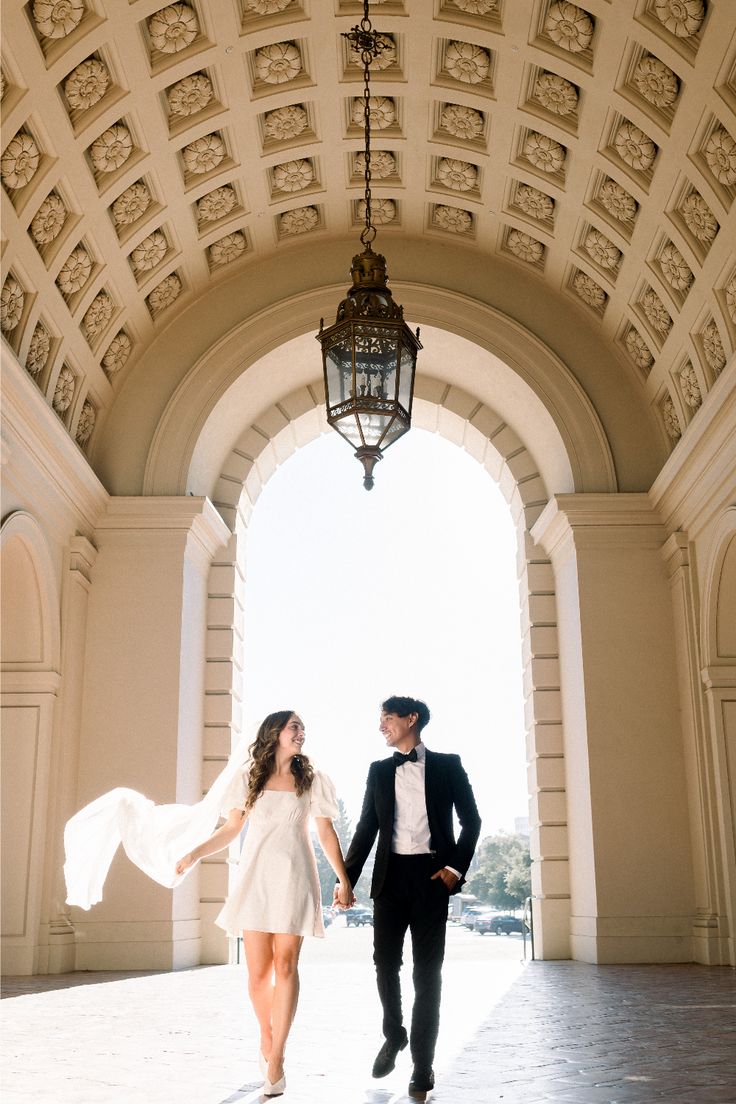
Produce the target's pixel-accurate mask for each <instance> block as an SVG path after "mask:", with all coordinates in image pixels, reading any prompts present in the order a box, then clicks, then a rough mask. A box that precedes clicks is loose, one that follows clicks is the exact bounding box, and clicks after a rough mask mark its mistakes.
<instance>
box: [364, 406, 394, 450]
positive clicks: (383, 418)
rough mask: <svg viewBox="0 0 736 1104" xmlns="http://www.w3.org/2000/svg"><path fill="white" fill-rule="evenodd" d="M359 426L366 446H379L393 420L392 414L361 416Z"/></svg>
mask: <svg viewBox="0 0 736 1104" xmlns="http://www.w3.org/2000/svg"><path fill="white" fill-rule="evenodd" d="M359 417H360V426H361V429H362V430H363V437H364V439H365V443H366V445H381V444H382V442H383V438H384V436H385V434H386V431H387V430H388V428H389V427H390V425H391V422H392V420H393V415H392V414H361V415H359Z"/></svg>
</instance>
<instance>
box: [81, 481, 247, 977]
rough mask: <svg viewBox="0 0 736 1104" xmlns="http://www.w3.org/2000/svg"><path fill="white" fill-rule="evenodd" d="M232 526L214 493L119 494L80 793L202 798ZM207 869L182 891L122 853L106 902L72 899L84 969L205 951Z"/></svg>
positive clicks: (185, 961) (94, 627) (90, 642)
mask: <svg viewBox="0 0 736 1104" xmlns="http://www.w3.org/2000/svg"><path fill="white" fill-rule="evenodd" d="M228 537H229V532H228V529H227V526H226V525H225V523H224V522H223V520H222V518H221V517H220V515H219V514H218V513H217V511H216V510H215V508H214V507H213V506H212V504H211V503H210V502H209V501H208V500H207V499H203V498H194V497H191V496H190V497H181V498H179V497H177V498H113V499H111V500H110V503H109V507H108V510H107V512H106V514H105V516H104V517H103V518H102V519H101V520H100V522H99V524H98V526H97V529H96V534H95V543H96V545H97V547H98V550H99V551H98V558H97V561H96V563H95V566H94V571H93V576H92V589H91V593H90V601H89V614H88V633H87V652H86V664H85V685H84V699H83V709H82V728H81V740H80V755H79V780H78V791H77V796H78V803H79V805H83V804H86V803H87V802H88V801H91V800H92V799H93V798H95V797H97V796H99V795H100V794H102V793H104V792H106V791H107V790H110V789H113V788H114V787H115V786H128V787H131V788H132V789H135V790H139V791H141V792H143V793H145V794H146V796H148V797H150V798H152V799H153V800H154V801H156V802H157V803H159V802H185V803H192V802H195V801H198V800H199V798H200V796H201V792H202V730H203V724H204V716H203V702H204V689H205V655H206V632H207V577H208V573H209V567H210V563H211V561H212V558H213V556H214V554H215V552H216V551H217V549H218V548H219V547H221V546H222V545H223V544H224V543H225V542H226V541H227V540H228ZM198 882H199V876H198V871H195V872H194V873H193V874H192V875H191V876H190V877H189V878H187V880H186V881H185V882H184V883H183V885H182V886H181V887H180V888H179V889H178V890H176V891H174V892H173V893H172V892H171V891H170V890H167V889H164V888H162V887H160V886H158V885H156V884H155V883H154V882H152V881H151V880H150V879H148V878H147V877H146V876H145V875H144V874H142V873H141V872H140V871H139V870H138V869H137V868H136V867H134V866H133V865H132V864H131V863H130V862H129V861H128V860H127V859H126V858H125V856H124V855H123V854H122V852H121V853H119V854H118V855H117V856H116V858H115V860H114V862H113V865H112V868H111V871H110V877H109V879H108V882H107V884H106V887H105V896H104V899H103V901H102V902H101V903H100V904H99V905H96V906H95V907H94V908H93V909H92V910H90V911H89V912H84V911H82V910H80V909H73V910H72V918H73V921H74V924H75V928H76V932H77V961H76V965H77V969H171V968H175V967H183V966H191V965H196V964H197V963H198V962H199V961H200V912H199V885H198Z"/></svg>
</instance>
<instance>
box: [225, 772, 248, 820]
mask: <svg viewBox="0 0 736 1104" xmlns="http://www.w3.org/2000/svg"><path fill="white" fill-rule="evenodd" d="M246 780H247V771H246V770H240V771H238V773H237V774H236V775H235V777H234V778H233V780H232V782H231V783H230V785H229V786H228V788H227V789H226V790H225V793H224V794H223V795H222V799H221V802H220V816H224V817H226V818H227V817H228V816H229V815H230V810H231V809H244V808H245V791H246Z"/></svg>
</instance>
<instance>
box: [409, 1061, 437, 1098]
mask: <svg viewBox="0 0 736 1104" xmlns="http://www.w3.org/2000/svg"><path fill="white" fill-rule="evenodd" d="M433 1088H434V1070H433V1069H417V1068H416V1066H415V1067H414V1072H413V1073H412V1075H411V1081H410V1082H409V1096H410V1097H411V1099H412V1100H426V1099H427V1093H428V1092H431V1091H432V1089H433Z"/></svg>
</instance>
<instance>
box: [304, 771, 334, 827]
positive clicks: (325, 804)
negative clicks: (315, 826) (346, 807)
mask: <svg viewBox="0 0 736 1104" xmlns="http://www.w3.org/2000/svg"><path fill="white" fill-rule="evenodd" d="M309 797H310V800H309V815H310V816H313V817H329V819H330V820H333V819H334V817H336V816H337V815H338V813H339V809H338V807H337V794H336V793H335V787H334V786H333V784H332V781H331V780H330V779H329V778H328V777H327V775H326V774H323V773H322V771H315V772H314V781H313V782H312V788H311V790H310V791H309Z"/></svg>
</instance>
